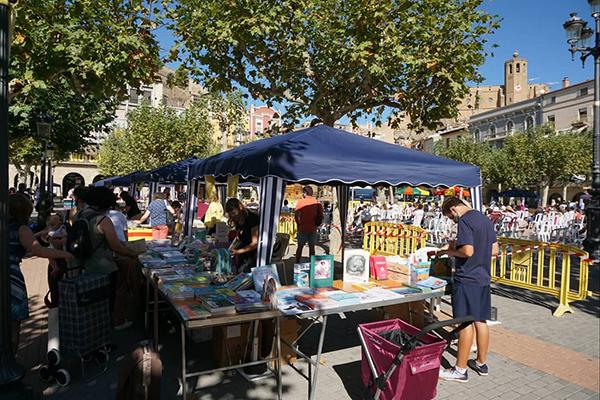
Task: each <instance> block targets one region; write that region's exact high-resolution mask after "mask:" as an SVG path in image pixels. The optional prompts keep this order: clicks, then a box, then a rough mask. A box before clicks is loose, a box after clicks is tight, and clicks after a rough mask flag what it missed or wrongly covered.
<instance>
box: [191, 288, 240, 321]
mask: <svg viewBox="0 0 600 400" xmlns="http://www.w3.org/2000/svg"><path fill="white" fill-rule="evenodd" d="M196 298H197V299H198V300H199V301H200V303H202V305H203V306H204V307H205V308H206V309H207V310H208V311H209V312H210V313H211V314H212V315H213V316H215V315H228V314H235V303H234V302H233V301H231V300H230V299H229V297H228V296H227V295H225V294H221V293H214V294H206V295H202V296H199V297H196Z"/></svg>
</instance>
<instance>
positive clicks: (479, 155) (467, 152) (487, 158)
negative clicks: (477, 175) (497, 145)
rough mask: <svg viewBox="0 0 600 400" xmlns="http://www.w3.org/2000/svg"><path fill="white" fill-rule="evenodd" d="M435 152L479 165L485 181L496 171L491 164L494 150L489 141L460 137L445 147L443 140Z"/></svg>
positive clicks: (437, 145)
mask: <svg viewBox="0 0 600 400" xmlns="http://www.w3.org/2000/svg"><path fill="white" fill-rule="evenodd" d="M435 153H436V154H437V155H440V156H442V157H446V158H451V159H453V160H456V161H460V162H464V163H467V164H473V165H477V166H478V167H479V168H480V169H481V177H482V179H483V181H484V182H486V181H490V180H491V179H493V177H492V176H491V175H492V174H493V173H494V172H495V171H494V170H493V166H492V164H491V161H492V158H491V157H492V153H493V151H492V148H491V147H490V146H489V145H488V144H487V143H484V142H476V141H475V140H473V139H472V138H467V137H459V138H457V139H454V140H452V141H450V146H448V147H444V146H443V144H442V142H441V141H439V142H437V143H436V146H435Z"/></svg>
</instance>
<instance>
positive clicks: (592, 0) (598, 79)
mask: <svg viewBox="0 0 600 400" xmlns="http://www.w3.org/2000/svg"><path fill="white" fill-rule="evenodd" d="M588 3H589V5H590V9H591V11H592V17H593V18H594V21H595V30H593V29H592V28H589V27H588V26H587V22H586V21H584V20H582V19H581V18H579V17H578V16H577V13H572V14H571V18H569V20H568V21H566V22H565V23H564V25H563V27H564V28H565V31H566V33H567V43H569V51H570V52H571V55H572V57H573V58H575V54H576V53H581V61H582V62H583V63H585V60H586V59H587V58H588V57H589V56H592V57H593V58H594V108H593V111H594V135H593V150H592V157H593V161H592V188H591V190H590V195H591V196H592V197H591V199H590V203H589V205H588V206H587V207H586V219H587V229H586V231H587V235H586V239H585V241H584V242H583V246H584V248H585V250H586V251H587V252H588V253H589V254H590V258H591V259H592V260H594V262H599V261H600V0H588ZM592 37H594V42H593V44H590V43H589V42H590V41H591V39H592Z"/></svg>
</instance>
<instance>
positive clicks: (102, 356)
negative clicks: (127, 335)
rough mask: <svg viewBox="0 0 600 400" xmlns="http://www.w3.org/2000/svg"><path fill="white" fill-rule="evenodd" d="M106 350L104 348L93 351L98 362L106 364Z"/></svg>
mask: <svg viewBox="0 0 600 400" xmlns="http://www.w3.org/2000/svg"><path fill="white" fill-rule="evenodd" d="M108 357H109V355H108V352H107V351H106V350H104V349H102V350H98V351H96V352H95V353H94V359H95V360H96V362H97V363H98V364H106V363H107V362H108Z"/></svg>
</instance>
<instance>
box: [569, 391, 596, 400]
mask: <svg viewBox="0 0 600 400" xmlns="http://www.w3.org/2000/svg"><path fill="white" fill-rule="evenodd" d="M592 396H593V393H592V394H590V393H588V392H585V391H579V392H575V393H573V394H571V395H569V397H567V399H568V400H588V399H592V398H595V399H598V394H596V397H592Z"/></svg>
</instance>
